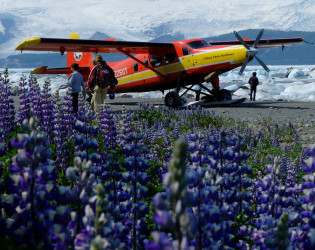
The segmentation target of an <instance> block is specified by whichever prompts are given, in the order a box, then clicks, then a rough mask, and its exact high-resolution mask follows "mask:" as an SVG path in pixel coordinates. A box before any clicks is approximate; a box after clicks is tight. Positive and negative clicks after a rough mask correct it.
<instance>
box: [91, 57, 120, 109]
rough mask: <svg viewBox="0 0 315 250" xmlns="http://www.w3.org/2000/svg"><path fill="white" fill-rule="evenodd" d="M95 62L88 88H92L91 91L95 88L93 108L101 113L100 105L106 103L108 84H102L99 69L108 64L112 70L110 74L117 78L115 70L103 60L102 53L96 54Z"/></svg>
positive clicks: (92, 101)
mask: <svg viewBox="0 0 315 250" xmlns="http://www.w3.org/2000/svg"><path fill="white" fill-rule="evenodd" d="M95 63H96V66H95V67H94V68H93V69H92V71H91V73H90V76H89V79H88V83H87V89H90V90H91V91H92V90H93V93H94V95H93V97H92V100H91V105H92V109H93V111H95V112H96V113H99V109H100V106H101V105H102V104H103V103H104V101H105V99H106V95H107V89H108V86H106V87H101V86H100V83H99V79H98V71H99V69H101V68H102V67H104V65H106V67H107V68H108V70H109V71H110V72H111V73H110V74H111V77H112V79H113V78H114V79H116V78H115V72H114V71H113V69H112V68H111V67H109V66H108V65H107V64H106V62H105V61H104V60H103V58H102V56H101V55H96V56H95ZM112 79H111V80H112ZM110 87H111V88H112V86H110Z"/></svg>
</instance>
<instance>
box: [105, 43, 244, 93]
mask: <svg viewBox="0 0 315 250" xmlns="http://www.w3.org/2000/svg"><path fill="white" fill-rule="evenodd" d="M173 44H174V47H175V50H176V53H172V54H165V53H164V54H160V55H154V56H153V55H151V56H149V55H148V54H138V55H135V56H134V57H135V58H136V59H138V61H141V62H142V63H140V62H137V61H135V59H133V58H128V59H126V60H123V61H119V62H115V63H109V65H110V66H111V67H112V68H113V70H114V71H115V76H116V78H117V79H118V85H117V86H116V88H115V92H116V93H123V92H145V91H153V90H166V89H172V88H175V87H176V85H177V81H178V78H179V76H180V75H181V74H183V75H184V79H185V81H184V82H185V83H184V84H185V85H191V84H198V83H202V82H204V77H205V76H207V75H208V74H209V73H211V72H213V71H218V70H224V71H228V70H232V69H234V68H236V67H239V66H241V65H242V64H243V62H244V61H245V60H246V48H245V47H244V46H242V45H223V46H222V45H220V46H211V45H209V44H207V42H205V41H204V40H202V39H193V40H184V41H177V42H173ZM190 45H193V46H190ZM153 69H154V70H155V71H153ZM159 73H160V74H159Z"/></svg>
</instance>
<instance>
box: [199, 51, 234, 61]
mask: <svg viewBox="0 0 315 250" xmlns="http://www.w3.org/2000/svg"><path fill="white" fill-rule="evenodd" d="M225 56H234V53H225V54H221V55H219V54H218V55H213V56H205V57H204V58H202V59H203V60H212V59H217V58H220V57H225Z"/></svg>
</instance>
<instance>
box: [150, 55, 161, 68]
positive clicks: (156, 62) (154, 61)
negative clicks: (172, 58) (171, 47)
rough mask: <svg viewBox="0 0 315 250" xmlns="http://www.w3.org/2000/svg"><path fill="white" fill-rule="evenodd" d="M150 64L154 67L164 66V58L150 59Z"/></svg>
mask: <svg viewBox="0 0 315 250" xmlns="http://www.w3.org/2000/svg"><path fill="white" fill-rule="evenodd" d="M150 63H151V66H152V67H157V66H160V65H161V64H162V57H161V56H159V57H152V58H150Z"/></svg>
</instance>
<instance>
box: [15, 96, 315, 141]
mask: <svg viewBox="0 0 315 250" xmlns="http://www.w3.org/2000/svg"><path fill="white" fill-rule="evenodd" d="M14 99H15V104H16V106H17V107H18V98H17V97H15V98H14ZM107 101H108V103H109V104H110V106H111V109H112V110H113V111H120V110H122V108H123V106H125V108H126V109H137V108H138V103H139V102H142V103H149V104H151V105H152V104H153V105H154V106H156V107H159V106H163V105H164V99H163V98H122V97H116V98H115V99H114V100H109V99H108V100H107ZM191 101H193V100H191ZM207 109H209V110H213V111H214V112H215V114H216V115H219V116H222V117H226V118H232V119H234V120H235V121H240V122H245V123H250V124H252V126H251V127H252V128H254V129H255V128H256V129H259V128H261V126H262V125H263V124H265V122H266V121H270V122H271V123H278V124H279V125H281V124H284V123H286V124H287V123H289V122H291V123H292V124H293V125H294V127H295V128H296V129H297V131H298V132H299V135H300V136H301V140H302V142H303V144H305V145H307V144H311V143H315V102H284V101H255V102H251V101H245V102H244V103H241V104H237V105H233V106H225V107H209V108H207Z"/></svg>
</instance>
